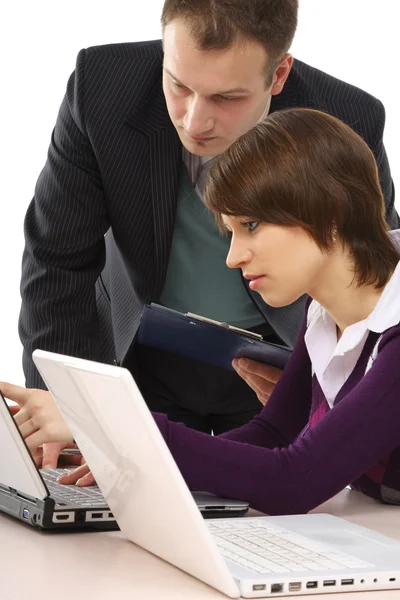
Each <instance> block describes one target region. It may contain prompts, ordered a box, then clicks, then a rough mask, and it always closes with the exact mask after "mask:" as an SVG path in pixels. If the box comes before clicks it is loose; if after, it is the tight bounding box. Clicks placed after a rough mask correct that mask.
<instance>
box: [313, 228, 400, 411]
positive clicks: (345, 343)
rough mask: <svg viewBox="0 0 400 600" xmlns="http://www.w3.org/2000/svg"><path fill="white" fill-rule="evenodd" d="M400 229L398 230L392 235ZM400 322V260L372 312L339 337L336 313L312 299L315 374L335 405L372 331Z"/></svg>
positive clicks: (326, 396)
mask: <svg viewBox="0 0 400 600" xmlns="http://www.w3.org/2000/svg"><path fill="white" fill-rule="evenodd" d="M397 233H398V230H397V231H396V232H393V234H394V235H391V237H395V236H396V234H397ZM391 234H392V232H391ZM399 322H400V262H399V263H398V264H397V267H396V269H395V271H394V273H393V275H392V277H391V279H390V280H389V281H388V283H387V284H386V286H385V289H384V290H383V293H382V295H381V297H380V298H379V300H378V302H377V304H376V306H375V308H374V310H373V311H372V312H371V314H370V315H369V316H368V317H367V318H366V319H364V320H363V321H359V322H358V323H354V324H353V325H350V326H349V327H346V329H345V330H344V331H343V334H342V336H341V338H340V340H339V341H337V333H336V323H335V322H334V320H333V319H332V317H331V316H330V315H329V314H328V312H327V311H326V310H325V308H323V307H322V306H321V305H320V304H319V303H318V302H316V301H315V300H313V301H312V302H311V304H310V306H309V309H308V313H307V331H306V334H305V338H304V339H305V344H306V347H307V351H308V354H309V356H310V359H311V364H312V371H313V374H315V375H316V377H317V379H318V382H319V384H320V386H321V388H322V391H323V392H324V395H325V398H326V399H327V401H328V404H329V406H330V407H331V408H332V406H333V403H334V401H335V398H336V395H337V393H338V392H339V390H340V389H341V387H342V386H343V384H344V383H345V382H346V380H347V379H348V377H349V376H350V374H351V373H352V371H353V369H354V367H355V366H356V364H357V361H358V359H359V358H360V355H361V352H362V350H363V348H364V344H365V342H366V340H367V337H368V334H369V332H370V331H374V332H376V333H384V332H385V331H386V330H387V329H389V328H390V327H393V326H394V325H397V324H398V323H399Z"/></svg>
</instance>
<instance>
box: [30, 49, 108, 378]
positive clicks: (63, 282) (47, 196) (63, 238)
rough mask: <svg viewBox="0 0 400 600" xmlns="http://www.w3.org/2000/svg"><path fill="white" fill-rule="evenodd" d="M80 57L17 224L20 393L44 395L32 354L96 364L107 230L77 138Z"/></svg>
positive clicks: (88, 149)
mask: <svg viewBox="0 0 400 600" xmlns="http://www.w3.org/2000/svg"><path fill="white" fill-rule="evenodd" d="M85 55H86V52H85V51H84V50H82V51H81V52H80V53H79V55H78V59H77V65H76V70H75V72H74V73H73V74H72V75H71V77H70V79H69V82H68V86H67V92H66V95H65V97H64V100H63V102H62V105H61V108H60V111H59V115H58V118H57V123H56V126H55V129H54V131H53V134H52V138H51V143H50V147H49V151H48V157H47V162H46V164H45V166H44V169H43V171H42V172H41V174H40V176H39V179H38V182H37V184H36V188H35V196H34V198H33V200H32V201H31V203H30V205H29V208H28V211H27V213H26V217H25V223H24V232H25V249H24V254H23V261H22V279H21V296H22V307H21V313H20V320H19V333H20V338H21V341H22V344H23V347H24V354H23V366H24V372H25V377H26V385H27V386H28V387H45V386H44V384H43V381H42V379H41V378H40V376H39V373H38V372H37V370H36V368H35V366H34V364H33V361H32V358H31V356H32V352H33V351H34V350H35V349H36V348H41V349H44V350H50V351H54V352H59V353H65V354H72V355H75V356H80V357H85V358H89V359H97V358H99V351H100V344H99V338H98V336H99V333H98V329H99V328H98V316H97V310H96V301H95V282H96V280H97V278H98V276H99V274H100V272H101V270H102V267H103V265H104V261H105V246H104V234H105V232H106V230H107V229H108V227H109V222H108V217H107V211H106V203H105V198H104V192H103V187H102V181H101V176H100V173H99V168H98V165H97V162H96V158H95V155H94V152H93V148H92V146H91V144H90V140H89V137H88V134H87V132H86V130H85V117H84V115H85V113H84V110H85V105H84V101H85Z"/></svg>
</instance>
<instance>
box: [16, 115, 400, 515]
mask: <svg viewBox="0 0 400 600" xmlns="http://www.w3.org/2000/svg"><path fill="white" fill-rule="evenodd" d="M206 203H207V206H208V207H209V208H210V210H211V211H212V212H213V213H214V214H215V216H216V219H217V222H218V224H219V226H220V227H221V229H222V230H223V231H227V232H228V233H229V234H230V235H231V236H232V239H231V246H230V251H229V255H228V258H227V264H228V266H229V267H231V268H240V269H241V270H242V272H243V275H244V277H246V278H247V279H248V280H250V284H249V285H250V288H251V289H252V290H254V291H257V292H258V293H259V294H261V296H262V297H263V299H264V300H265V301H266V302H267V303H269V304H271V305H272V306H276V307H278V306H285V305H288V304H290V303H291V302H294V301H295V300H296V299H297V298H299V297H300V296H302V295H303V294H308V295H309V296H310V301H309V303H308V305H307V312H306V315H305V319H304V324H303V327H302V330H301V333H300V336H299V339H298V342H297V344H296V347H295V349H294V351H293V354H292V357H291V359H290V361H289V363H288V365H287V366H286V368H285V371H284V373H283V375H282V377H281V378H280V380H279V382H278V384H277V385H276V387H275V389H274V391H273V393H272V395H271V397H270V399H269V401H268V402H267V404H266V406H265V407H264V408H263V410H262V412H261V413H260V415H258V416H257V417H255V418H254V419H253V420H252V421H251V422H250V423H249V424H248V425H244V426H242V427H240V428H239V429H236V430H234V431H230V432H228V433H225V434H223V435H220V436H214V437H212V436H208V435H205V434H202V433H199V432H197V431H194V430H191V429H188V428H186V427H185V426H184V425H182V424H177V423H172V422H168V420H167V418H166V417H165V415H161V414H154V418H155V420H156V422H157V424H158V426H159V428H160V430H161V432H162V434H163V436H164V437H165V439H166V441H167V443H168V445H169V448H170V450H171V452H172V454H173V456H174V458H175V460H176V462H177V464H178V466H179V468H180V470H181V472H182V474H183V476H184V477H185V479H186V481H187V483H188V485H189V487H191V488H193V489H204V490H208V491H210V492H214V493H216V494H219V495H223V496H228V497H231V498H240V499H244V500H247V501H248V502H249V503H250V505H251V506H252V507H254V508H256V509H259V510H261V511H263V512H266V513H269V514H280V513H301V512H307V511H309V510H311V509H312V508H313V507H315V506H317V505H319V504H320V503H322V502H324V501H326V500H328V499H329V498H330V497H332V496H333V495H334V494H336V493H337V492H339V491H340V490H341V489H343V488H344V487H345V486H346V485H348V484H351V485H352V486H353V487H354V488H356V489H359V490H361V491H363V492H364V493H365V494H367V495H369V496H372V497H373V498H376V499H379V500H382V501H384V502H388V503H393V504H400V426H399V423H400V402H399V389H400V369H399V356H400V325H399V322H400V302H399V301H398V297H399V293H400V266H399V259H400V253H399V250H398V249H397V247H396V241H395V238H396V232H391V234H390V235H389V233H388V231H387V226H386V224H385V218H384V204H383V198H382V193H381V190H380V186H379V181H378V175H377V169H376V165H375V161H374V158H373V155H372V152H371V151H370V150H369V148H368V147H367V145H366V144H365V143H364V142H363V140H362V139H361V138H360V137H358V136H357V134H355V133H354V132H353V131H352V130H351V129H350V128H349V127H347V126H346V125H344V124H343V123H341V122H340V121H339V120H337V119H335V118H333V117H331V116H328V115H325V114H323V113H320V112H317V111H314V110H308V109H301V110H299V109H297V110H288V111H282V112H277V113H274V114H272V115H270V116H269V117H268V118H267V119H266V120H265V121H264V122H263V123H261V124H259V125H258V126H257V127H256V128H255V129H253V130H252V131H250V132H248V133H247V134H245V135H244V136H243V137H242V138H240V139H239V140H238V141H237V142H235V143H234V144H233V146H231V147H230V149H229V150H228V151H227V152H226V153H225V154H223V155H222V156H221V157H220V158H219V160H218V161H217V162H216V163H215V165H214V166H213V168H212V171H211V173H210V181H209V184H208V187H207V191H206ZM241 362H242V361H239V363H238V364H239V367H240V363H241ZM235 364H236V363H235ZM238 370H239V372H241V371H242V370H241V369H240V368H238ZM241 374H242V375H243V376H244V377H245V378H246V379H248V380H249V381H253V382H254V380H253V379H252V378H251V376H249V375H248V374H247V373H246V372H243V371H242V372H241ZM260 381H261V382H262V380H260V379H259V380H258V383H257V382H255V384H254V387H256V388H257V387H258V386H259V383H260ZM262 387H263V386H262V385H261V389H259V390H258V391H259V392H260V394H261V393H262ZM4 391H5V392H6V394H7V395H8V396H9V397H12V398H14V399H16V400H18V401H19V403H20V405H21V406H22V408H21V410H20V411H19V413H18V414H17V415H16V420H17V423H18V424H19V426H20V429H21V432H22V433H23V435H24V437H25V438H26V440H27V443H28V445H29V447H30V448H31V449H32V450H33V451H34V450H35V449H37V447H38V446H39V445H40V444H41V443H43V442H47V441H55V440H59V441H70V440H71V436H70V433H69V432H68V430H67V428H66V426H65V425H64V424H63V421H62V419H61V418H60V415H59V413H58V410H57V408H56V407H55V406H54V404H53V402H52V400H51V398H50V396H49V395H48V394H47V393H46V392H39V391H31V390H29V391H23V390H22V391H21V389H19V390H18V389H17V388H13V387H12V386H9V387H7V386H6V388H5V390H4Z"/></svg>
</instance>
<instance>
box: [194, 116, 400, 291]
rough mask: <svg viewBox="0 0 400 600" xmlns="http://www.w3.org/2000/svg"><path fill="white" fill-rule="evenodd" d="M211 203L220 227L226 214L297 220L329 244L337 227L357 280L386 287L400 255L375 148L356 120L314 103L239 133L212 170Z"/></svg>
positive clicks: (284, 221) (275, 221)
mask: <svg viewBox="0 0 400 600" xmlns="http://www.w3.org/2000/svg"><path fill="white" fill-rule="evenodd" d="M205 202H206V205H207V206H208V208H209V209H210V210H211V211H212V212H213V213H214V214H215V216H216V219H217V223H218V225H219V227H220V228H221V230H223V222H222V218H221V215H227V216H228V215H230V216H246V217H251V218H254V219H255V220H257V221H263V222H266V223H273V224H275V225H283V226H285V227H296V226H298V227H302V228H303V229H304V230H306V231H307V232H308V233H309V235H310V236H311V237H312V238H313V240H314V241H315V242H316V244H318V246H319V247H320V248H321V249H322V250H324V251H329V250H330V249H331V248H332V247H333V243H334V242H333V238H334V236H333V231H334V230H335V229H336V230H337V238H338V241H339V242H341V243H342V244H343V246H344V247H347V248H348V249H349V250H350V253H351V255H352V257H353V259H354V271H355V277H356V281H357V283H358V285H367V284H370V285H375V286H376V287H377V288H380V287H382V286H384V285H385V284H386V283H387V281H388V279H389V278H390V276H391V273H392V271H393V269H394V268H395V266H396V264H397V262H398V261H399V259H400V253H399V252H398V251H397V250H396V249H395V247H394V246H393V244H392V242H391V241H390V238H389V236H388V229H389V228H388V225H387V224H386V221H385V205H384V200H383V195H382V191H381V188H380V184H379V177H378V170H377V166H376V162H375V158H374V155H373V153H372V152H371V150H370V149H369V147H368V146H367V144H366V143H365V142H364V140H363V139H362V138H361V137H360V136H359V135H357V134H356V133H355V132H354V131H353V130H352V129H351V128H350V127H348V126H347V125H345V124H344V123H342V121H340V120H339V119H336V118H335V117H332V116H330V115H327V114H325V113H322V112H319V111H316V110H311V109H290V110H283V111H278V112H275V113H272V114H271V115H270V116H268V117H267V118H266V119H265V121H263V122H262V123H260V124H258V125H257V126H256V127H255V128H254V129H252V130H250V131H249V132H248V133H246V134H245V135H243V136H242V137H240V138H239V139H238V140H237V141H236V142H235V143H234V144H233V145H232V146H231V147H230V148H229V149H228V150H227V151H226V152H225V153H224V154H222V155H221V156H220V157H219V159H218V160H217V161H216V162H215V163H214V165H213V166H212V168H211V169H210V177H209V182H208V184H207V186H206V190H205Z"/></svg>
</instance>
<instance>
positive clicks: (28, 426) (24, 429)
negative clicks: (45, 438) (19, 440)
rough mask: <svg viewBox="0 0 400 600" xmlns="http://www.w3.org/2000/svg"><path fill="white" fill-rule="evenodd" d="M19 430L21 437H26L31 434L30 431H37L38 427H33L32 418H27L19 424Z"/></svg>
mask: <svg viewBox="0 0 400 600" xmlns="http://www.w3.org/2000/svg"><path fill="white" fill-rule="evenodd" d="M19 430H20V432H21V435H22V437H23V438H24V439H26V438H27V437H29V436H30V435H32V433H35V431H37V430H38V428H37V427H35V425H34V424H33V421H32V419H29V420H28V421H26V422H25V423H23V424H22V425H20V426H19Z"/></svg>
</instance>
